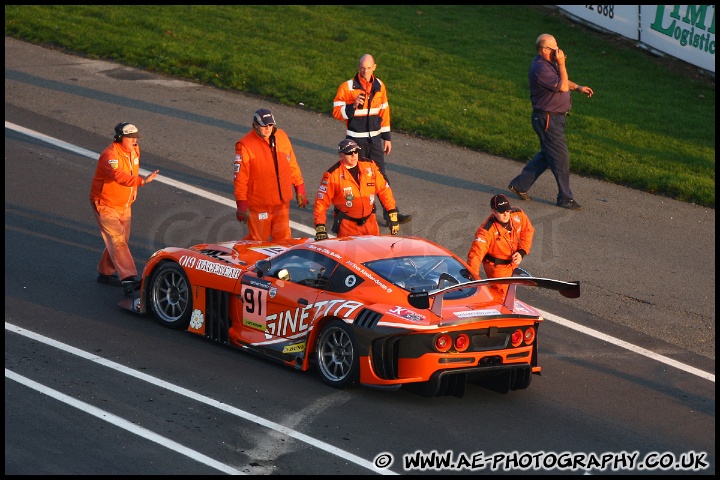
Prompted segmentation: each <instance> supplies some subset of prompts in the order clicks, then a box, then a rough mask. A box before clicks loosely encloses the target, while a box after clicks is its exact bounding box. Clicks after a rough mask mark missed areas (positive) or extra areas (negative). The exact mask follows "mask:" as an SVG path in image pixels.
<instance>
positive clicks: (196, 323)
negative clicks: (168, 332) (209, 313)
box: [190, 310, 205, 330]
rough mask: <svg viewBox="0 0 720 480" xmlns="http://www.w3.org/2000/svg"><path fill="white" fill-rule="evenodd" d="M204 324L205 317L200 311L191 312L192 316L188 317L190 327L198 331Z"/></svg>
mask: <svg viewBox="0 0 720 480" xmlns="http://www.w3.org/2000/svg"><path fill="white" fill-rule="evenodd" d="M203 323H205V316H204V315H203V313H202V312H201V311H200V310H193V312H192V316H191V317H190V327H191V328H193V329H195V330H199V329H200V327H202V326H203Z"/></svg>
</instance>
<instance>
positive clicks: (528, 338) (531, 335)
mask: <svg viewBox="0 0 720 480" xmlns="http://www.w3.org/2000/svg"><path fill="white" fill-rule="evenodd" d="M534 340H535V329H534V328H532V327H530V328H528V329H527V330H525V345H530V344H531V343H532V342H533V341H534Z"/></svg>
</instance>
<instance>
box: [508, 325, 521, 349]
mask: <svg viewBox="0 0 720 480" xmlns="http://www.w3.org/2000/svg"><path fill="white" fill-rule="evenodd" d="M523 338H524V335H523V331H522V330H520V329H519V328H518V329H517V330H515V331H514V332H513V333H512V335H511V336H510V343H512V346H513V347H518V346H520V344H521V343H522V341H523Z"/></svg>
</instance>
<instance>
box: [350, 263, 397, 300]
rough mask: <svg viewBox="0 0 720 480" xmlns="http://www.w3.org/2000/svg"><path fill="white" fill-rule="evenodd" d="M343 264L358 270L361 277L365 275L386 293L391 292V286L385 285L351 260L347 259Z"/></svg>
mask: <svg viewBox="0 0 720 480" xmlns="http://www.w3.org/2000/svg"><path fill="white" fill-rule="evenodd" d="M345 265H347V266H348V267H350V268H352V269H353V270H355V271H357V272H359V273H360V274H361V275H362V276H363V277H366V278H367V279H368V280H370V281H371V282H373V283H375V284H376V285H377V286H378V287H380V288H382V289H383V290H385V291H386V292H388V293H392V291H393V290H392V288H391V287H388V286H387V285H385V284H384V283H383V282H382V281H381V280H380V279H379V278H375V276H374V275H373V274H372V273H370V272H368V271H367V270H365V269H364V268H362V266H360V265H358V264H357V263H355V262H353V261H352V260H348V261H347V262H345Z"/></svg>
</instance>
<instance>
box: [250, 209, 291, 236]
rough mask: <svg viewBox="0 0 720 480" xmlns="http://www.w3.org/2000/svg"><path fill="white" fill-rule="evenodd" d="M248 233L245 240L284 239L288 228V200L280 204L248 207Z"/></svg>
mask: <svg viewBox="0 0 720 480" xmlns="http://www.w3.org/2000/svg"><path fill="white" fill-rule="evenodd" d="M247 226H248V230H249V232H248V234H247V235H246V236H245V240H268V239H269V238H271V239H272V240H286V239H288V238H292V232H291V230H290V202H287V203H283V204H280V205H272V206H259V207H252V206H250V207H248V220H247Z"/></svg>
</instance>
